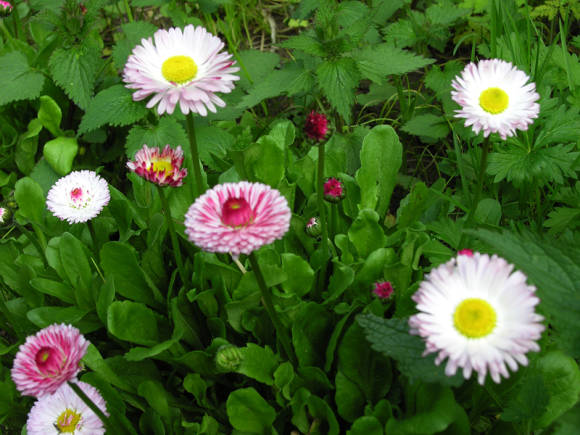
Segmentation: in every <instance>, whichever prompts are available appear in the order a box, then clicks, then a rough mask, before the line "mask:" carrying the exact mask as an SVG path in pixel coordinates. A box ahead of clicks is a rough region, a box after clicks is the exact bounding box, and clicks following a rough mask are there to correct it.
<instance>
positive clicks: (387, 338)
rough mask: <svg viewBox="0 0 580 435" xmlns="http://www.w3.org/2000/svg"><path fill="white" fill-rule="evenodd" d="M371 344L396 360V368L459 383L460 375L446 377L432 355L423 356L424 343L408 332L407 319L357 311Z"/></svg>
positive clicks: (433, 379)
mask: <svg viewBox="0 0 580 435" xmlns="http://www.w3.org/2000/svg"><path fill="white" fill-rule="evenodd" d="M356 320H357V322H358V323H359V325H361V326H362V328H363V330H364V332H365V336H366V338H367V340H368V341H369V343H371V347H372V348H373V349H374V350H376V351H377V352H381V353H382V354H383V355H386V356H388V357H391V358H393V359H394V360H396V361H397V362H398V367H399V370H400V371H401V372H402V373H403V374H405V375H407V376H409V377H412V378H415V379H418V380H421V381H423V382H428V383H440V384H442V385H450V386H458V385H461V383H462V382H463V376H462V375H461V374H460V373H457V374H456V375H455V376H452V377H448V376H447V375H446V374H445V370H444V368H443V366H444V364H442V365H440V366H436V365H435V357H434V356H433V355H427V356H422V354H423V351H424V350H425V343H424V342H423V340H421V339H420V338H419V337H417V336H415V335H410V334H409V324H408V319H407V318H404V319H383V318H380V317H377V316H375V315H374V314H360V315H358V316H357V318H356Z"/></svg>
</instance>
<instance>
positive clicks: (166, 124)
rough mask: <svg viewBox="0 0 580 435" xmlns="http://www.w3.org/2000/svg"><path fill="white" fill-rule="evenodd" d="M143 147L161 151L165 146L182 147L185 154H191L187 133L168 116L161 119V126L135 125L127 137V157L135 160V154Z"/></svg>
mask: <svg viewBox="0 0 580 435" xmlns="http://www.w3.org/2000/svg"><path fill="white" fill-rule="evenodd" d="M143 145H147V146H149V147H158V148H161V149H162V148H163V147H165V145H171V146H172V147H174V148H177V146H178V145H181V147H182V148H183V150H184V153H185V154H188V153H189V139H188V138H187V133H186V132H185V130H184V128H183V127H182V126H181V124H180V123H179V122H178V121H176V120H175V119H174V118H171V117H167V116H164V117H162V118H160V119H159V124H157V125H148V126H146V127H142V126H140V125H135V126H133V127H132V128H131V130H130V131H129V134H128V135H127V142H126V143H125V150H126V155H127V157H128V158H129V159H133V158H134V157H135V153H136V152H137V151H139V150H140V149H141V148H142V147H143Z"/></svg>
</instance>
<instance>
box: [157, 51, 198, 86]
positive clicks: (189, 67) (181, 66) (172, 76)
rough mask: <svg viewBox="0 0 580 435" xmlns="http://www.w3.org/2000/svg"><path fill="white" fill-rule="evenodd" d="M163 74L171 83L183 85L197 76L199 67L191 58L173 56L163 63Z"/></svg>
mask: <svg viewBox="0 0 580 435" xmlns="http://www.w3.org/2000/svg"><path fill="white" fill-rule="evenodd" d="M161 74H163V77H165V79H166V80H167V81H169V82H173V83H178V84H180V85H181V84H183V83H186V82H188V81H190V80H191V79H193V78H194V77H195V76H196V74H197V65H196V64H195V62H194V61H193V59H192V58H191V57H189V56H172V57H170V58H169V59H167V60H166V61H165V62H163V65H162V66H161Z"/></svg>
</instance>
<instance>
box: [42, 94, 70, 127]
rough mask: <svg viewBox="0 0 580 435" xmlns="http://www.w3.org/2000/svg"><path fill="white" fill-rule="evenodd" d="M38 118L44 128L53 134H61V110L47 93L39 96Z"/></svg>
mask: <svg viewBox="0 0 580 435" xmlns="http://www.w3.org/2000/svg"><path fill="white" fill-rule="evenodd" d="M38 119H39V120H40V122H41V123H42V126H43V127H44V128H46V129H47V130H48V131H50V133H51V134H52V135H53V136H63V135H64V133H63V131H62V130H61V129H60V122H61V120H62V111H61V110H60V107H59V105H58V104H57V103H56V101H54V100H53V99H52V98H51V97H49V96H48V95H42V96H41V97H40V108H39V109H38Z"/></svg>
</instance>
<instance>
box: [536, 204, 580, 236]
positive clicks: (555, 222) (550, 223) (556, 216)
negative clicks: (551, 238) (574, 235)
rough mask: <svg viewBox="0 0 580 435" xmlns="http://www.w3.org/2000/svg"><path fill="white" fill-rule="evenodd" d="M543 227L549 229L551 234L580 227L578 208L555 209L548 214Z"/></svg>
mask: <svg viewBox="0 0 580 435" xmlns="http://www.w3.org/2000/svg"><path fill="white" fill-rule="evenodd" d="M544 226H545V227H547V228H550V231H549V232H550V233H551V234H558V233H561V232H563V231H565V230H566V229H571V230H574V229H576V228H578V227H580V208H570V207H556V208H555V209H554V210H552V211H551V212H550V213H548V219H546V221H545V222H544Z"/></svg>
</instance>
